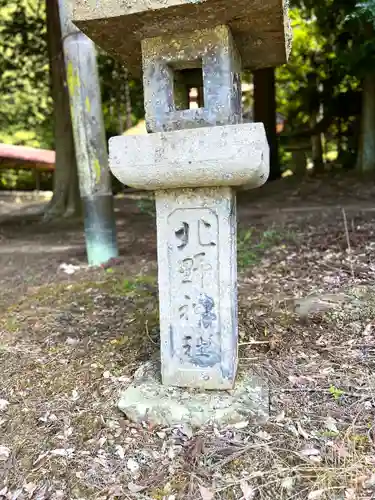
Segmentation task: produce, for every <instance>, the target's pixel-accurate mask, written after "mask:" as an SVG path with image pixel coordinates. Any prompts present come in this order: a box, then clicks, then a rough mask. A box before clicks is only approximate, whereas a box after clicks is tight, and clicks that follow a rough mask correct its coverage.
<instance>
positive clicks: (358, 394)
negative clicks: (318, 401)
mask: <svg viewBox="0 0 375 500" xmlns="http://www.w3.org/2000/svg"><path fill="white" fill-rule="evenodd" d="M280 392H320V393H322V394H329V395H332V394H331V392H330V391H329V390H327V389H319V388H315V389H314V388H308V387H305V388H304V387H301V388H300V389H280ZM342 396H350V397H353V398H364V399H366V398H371V397H372V395H371V394H366V393H363V392H349V391H343V393H342Z"/></svg>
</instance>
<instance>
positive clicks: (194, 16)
mask: <svg viewBox="0 0 375 500" xmlns="http://www.w3.org/2000/svg"><path fill="white" fill-rule="evenodd" d="M73 3H74V22H75V23H76V24H77V26H78V27H79V28H80V29H81V30H82V31H83V32H84V33H86V34H87V35H88V36H89V37H90V38H92V39H93V40H94V41H95V42H96V43H97V44H98V45H99V46H101V47H102V48H104V49H105V50H107V51H108V52H109V53H112V54H113V55H114V56H117V57H119V58H121V59H122V60H123V62H124V64H125V66H127V68H128V69H129V71H130V72H131V73H133V74H135V75H138V74H139V73H140V69H141V40H143V39H145V38H152V37H157V36H165V35H171V36H172V37H173V36H175V35H176V34H177V33H181V32H188V31H194V30H197V29H198V30H200V29H205V28H212V27H214V26H217V25H219V24H226V25H229V27H230V28H231V30H232V33H233V35H234V38H235V41H236V44H237V47H238V50H239V52H240V54H241V57H242V64H243V67H244V68H250V69H254V68H260V67H268V66H276V65H279V64H283V63H284V62H286V60H287V57H288V54H289V51H290V45H291V31H290V26H289V20H288V16H287V5H286V2H285V1H284V0H268V1H266V2H265V1H262V0H236V1H233V0H147V1H146V0H141V1H139V0H137V1H135V0H73Z"/></svg>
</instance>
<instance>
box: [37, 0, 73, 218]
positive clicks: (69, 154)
mask: <svg viewBox="0 0 375 500" xmlns="http://www.w3.org/2000/svg"><path fill="white" fill-rule="evenodd" d="M46 9H47V40H48V51H49V62H50V81H51V91H52V98H53V110H54V135H55V151H56V161H55V173H54V190H53V197H52V200H51V202H50V203H49V205H48V206H47V208H46V210H45V214H44V217H45V219H47V220H48V219H51V218H54V217H61V216H70V215H77V214H79V213H80V212H81V201H80V197H79V189H78V175H77V164H76V157H75V150H74V139H73V130H72V122H71V117H70V106H69V94H68V88H67V83H66V72H65V63H64V55H63V46H62V41H61V28H60V18H59V8H58V3H57V0H47V1H46Z"/></svg>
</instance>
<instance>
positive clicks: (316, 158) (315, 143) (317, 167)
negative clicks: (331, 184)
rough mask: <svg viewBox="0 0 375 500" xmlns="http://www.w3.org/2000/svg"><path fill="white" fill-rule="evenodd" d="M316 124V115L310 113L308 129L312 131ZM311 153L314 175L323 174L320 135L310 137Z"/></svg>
mask: <svg viewBox="0 0 375 500" xmlns="http://www.w3.org/2000/svg"><path fill="white" fill-rule="evenodd" d="M317 123H318V113H315V112H314V113H312V115H311V118H310V127H311V128H312V129H313V128H314V127H315V126H316V124H317ZM311 152H312V162H313V165H314V173H316V174H321V173H323V172H324V161H323V146H322V134H316V135H312V136H311Z"/></svg>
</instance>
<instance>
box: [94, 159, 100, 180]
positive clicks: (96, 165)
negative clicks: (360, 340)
mask: <svg viewBox="0 0 375 500" xmlns="http://www.w3.org/2000/svg"><path fill="white" fill-rule="evenodd" d="M94 171H95V176H96V182H99V181H100V175H101V168H100V163H99V160H98V159H97V158H95V159H94Z"/></svg>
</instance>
